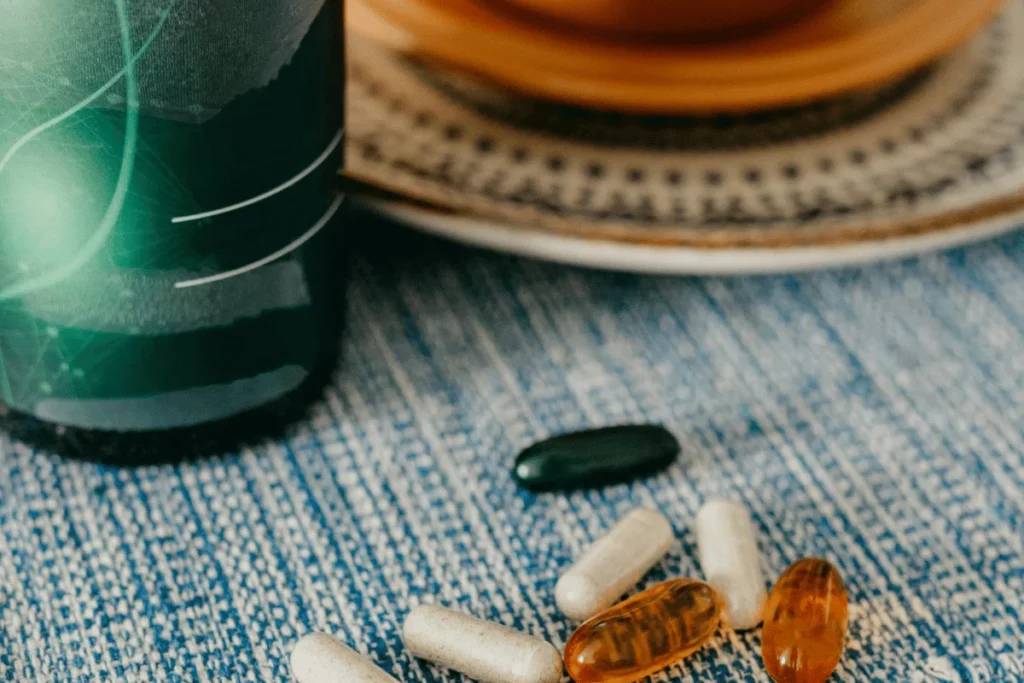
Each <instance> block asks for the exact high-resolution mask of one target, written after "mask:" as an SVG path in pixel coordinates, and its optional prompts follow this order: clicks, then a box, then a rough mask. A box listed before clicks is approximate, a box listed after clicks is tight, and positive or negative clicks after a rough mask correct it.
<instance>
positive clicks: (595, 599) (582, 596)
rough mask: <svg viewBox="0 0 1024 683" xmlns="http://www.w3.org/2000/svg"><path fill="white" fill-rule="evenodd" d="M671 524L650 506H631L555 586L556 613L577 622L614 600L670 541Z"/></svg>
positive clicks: (644, 570) (636, 578)
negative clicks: (648, 508) (558, 612)
mask: <svg viewBox="0 0 1024 683" xmlns="http://www.w3.org/2000/svg"><path fill="white" fill-rule="evenodd" d="M673 538H674V534H673V532H672V525H671V524H669V522H668V520H667V519H665V517H664V516H663V515H661V514H660V513H658V512H655V511H654V510H647V509H644V508H636V509H634V510H631V511H630V512H629V513H627V514H626V516H625V517H623V518H622V519H621V520H620V521H619V523H618V524H616V525H615V526H614V527H613V528H612V530H611V531H609V532H608V533H607V534H605V535H604V536H602V537H601V538H599V539H598V540H597V541H595V542H594V544H593V545H591V546H590V548H588V549H587V550H586V552H584V553H583V555H582V556H581V557H580V559H579V560H577V561H576V563H575V564H574V565H573V566H572V567H570V568H569V570H568V571H567V572H566V573H565V574H563V575H562V578H560V579H559V580H558V583H557V584H556V585H555V603H556V604H557V605H558V609H560V610H561V611H562V614H564V615H566V616H567V617H569V618H571V619H576V620H578V621H583V620H585V619H589V618H590V617H592V616H594V615H595V614H597V613H598V612H600V611H601V610H603V609H605V608H607V607H610V606H611V605H613V604H615V601H616V600H618V599H619V598H620V597H622V595H623V593H625V592H626V591H628V590H629V589H630V588H632V587H633V586H635V585H636V584H637V582H638V581H639V580H640V579H641V578H642V577H643V575H644V574H646V573H647V572H648V571H649V570H650V569H651V567H653V566H654V565H656V564H657V563H658V561H659V560H661V558H663V557H664V556H665V553H667V552H668V549H669V548H670V547H671V545H672V540H673Z"/></svg>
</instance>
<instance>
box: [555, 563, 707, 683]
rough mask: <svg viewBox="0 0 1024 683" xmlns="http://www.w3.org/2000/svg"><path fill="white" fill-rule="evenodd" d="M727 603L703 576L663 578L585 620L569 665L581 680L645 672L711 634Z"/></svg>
mask: <svg viewBox="0 0 1024 683" xmlns="http://www.w3.org/2000/svg"><path fill="white" fill-rule="evenodd" d="M722 607H723V605H722V598H721V596H720V595H719V594H718V591H716V590H715V589H714V588H713V587H712V586H711V585H709V584H707V583H704V582H703V581H698V580H697V579H673V580H671V581H666V582H664V583H660V584H658V585H657V586H654V587H652V588H648V589H647V590H645V591H644V592H642V593H640V594H638V595H635V596H633V597H632V598H630V599H628V600H625V601H623V602H621V603H619V604H618V605H615V606H614V607H612V608H611V609H608V610H605V611H604V612H601V613H600V614H597V615H595V616H594V617H592V618H591V619H589V620H587V621H586V622H584V623H583V624H581V625H580V627H579V628H578V629H576V632H575V633H573V634H572V637H571V638H569V642H568V643H567V644H566V646H565V667H566V669H567V670H568V672H569V675H570V676H572V678H573V680H574V681H576V683H629V682H630V681H636V680H639V679H641V678H645V677H647V676H650V675H651V674H653V673H655V672H656V671H660V670H661V669H664V668H665V667H668V666H671V665H672V664H675V663H676V662H678V661H680V660H681V659H683V658H684V657H686V656H687V655H689V654H691V653H693V652H694V651H695V650H697V649H698V648H700V647H701V646H702V645H704V643H706V642H707V641H708V640H710V639H711V637H712V636H713V635H714V634H715V631H716V630H717V629H718V624H719V622H720V621H721V619H722Z"/></svg>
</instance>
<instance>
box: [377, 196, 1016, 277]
mask: <svg viewBox="0 0 1024 683" xmlns="http://www.w3.org/2000/svg"><path fill="white" fill-rule="evenodd" d="M1022 200H1024V195H1022ZM358 201H359V203H360V204H361V205H363V206H365V207H367V208H368V209H370V210H372V211H375V212H377V213H380V214H382V215H384V216H387V217H389V218H391V219H393V220H397V221H399V222H400V223H401V224H403V225H405V226H408V227H410V228H413V229H416V230H419V231H421V232H425V233H427V234H431V235H434V236H437V237H443V238H446V239H450V240H452V241H455V242H458V243H461V244H465V245H469V246H474V247H481V248H485V249H490V250H493V251H498V252H503V253H510V254H514V255H517V256H524V257H529V258H536V259H540V260H544V261H550V262H554V263H562V264H566V265H573V266H580V267H586V268H596V269H600V270H610V271H622V272H633V273H643V274H658V275H728V276H739V275H767V274H780V273H792V272H804V271H811V270H823V269H827V268H842V267H854V266H859V265H866V264H870V263H877V262H881V261H891V260H898V259H903V258H909V257H914V256H919V255H922V254H926V253H929V252H934V251H939V250H943V249H949V248H954V247H958V246H964V245H967V244H971V243H974V242H979V241H982V240H986V239H990V238H994V237H998V236H1000V235H1005V234H1009V233H1011V232H1014V231H1016V230H1019V229H1021V228H1024V201H1022V203H1021V206H1020V207H1018V208H1017V209H1015V210H1014V211H1007V212H1005V213H1001V214H994V215H990V216H987V217H980V216H979V217H977V218H976V219H975V220H973V221H969V222H967V223H960V224H957V225H949V226H948V227H947V228H946V229H944V230H933V231H930V232H921V233H913V234H906V235H899V236H896V237H890V238H886V239H878V240H868V241H860V242H848V243H840V244H836V245H827V244H822V243H818V244H817V245H816V246H806V245H805V246H799V245H792V246H783V247H745V248H744V247H725V248H723V247H695V246H687V245H654V244H643V243H634V242H622V241H615V240H606V239H599V238H596V237H583V236H568V235H564V234H558V233H552V232H546V231H543V230H536V229H530V228H528V227H524V226H522V225H518V226H514V225H499V224H497V223H494V222H493V219H488V218H486V217H480V216H473V215H470V214H462V213H458V212H454V211H452V212H446V211H444V210H439V209H434V208H428V207H424V206H422V205H416V204H413V203H411V202H408V201H402V200H395V199H383V198H375V197H362V198H359V200H358Z"/></svg>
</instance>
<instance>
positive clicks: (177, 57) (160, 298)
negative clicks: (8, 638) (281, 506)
mask: <svg viewBox="0 0 1024 683" xmlns="http://www.w3.org/2000/svg"><path fill="white" fill-rule="evenodd" d="M342 16H343V12H342V6H341V1H340V0H262V1H261V2H258V3H255V2H251V0H98V1H97V2H81V0H53V1H50V0H47V1H46V2H44V1H43V0H5V2H3V3H0V414H2V417H3V424H4V425H6V428H7V429H8V430H10V431H12V432H14V434H15V436H17V437H20V438H26V439H30V440H32V441H35V442H39V441H43V442H45V444H46V445H48V446H51V447H56V448H59V449H63V450H66V451H75V452H78V453H80V454H83V455H86V456H92V457H97V458H109V459H117V460H120V459H129V460H134V461H139V460H141V461H147V460H157V459H163V458H165V457H167V456H172V457H177V456H180V455H189V454H192V453H195V452H199V451H204V450H219V449H223V448H229V447H231V445H232V444H234V443H237V441H238V440H239V439H245V438H247V437H248V436H250V435H255V434H258V433H262V432H265V431H266V429H267V428H269V427H272V426H276V425H280V424H284V423H285V422H286V421H287V420H288V419H290V418H291V417H292V416H294V415H295V414H297V413H298V412H299V411H300V410H301V407H302V406H303V405H305V403H306V402H307V400H308V398H309V397H310V396H311V395H314V394H315V392H316V388H317V386H318V384H319V383H320V382H321V381H322V379H323V377H325V376H326V375H327V374H329V371H330V368H331V366H332V364H333V361H334V359H335V358H336V357H337V353H336V340H337V338H338V336H339V327H340V324H341V321H340V315H341V309H342V306H341V302H340V295H341V293H342V289H343V284H344V276H343V272H342V271H343V268H342V267H341V266H340V265H339V264H340V262H341V261H342V258H341V254H340V252H339V249H338V239H339V230H340V217H341V215H342V213H343V202H344V199H343V197H342V196H340V195H339V194H338V192H337V189H336V188H337V183H336V180H335V179H336V173H337V170H338V168H339V167H340V165H341V163H342V136H343V109H344V107H343V104H344V63H343V59H344V57H343V54H344V51H343V27H342Z"/></svg>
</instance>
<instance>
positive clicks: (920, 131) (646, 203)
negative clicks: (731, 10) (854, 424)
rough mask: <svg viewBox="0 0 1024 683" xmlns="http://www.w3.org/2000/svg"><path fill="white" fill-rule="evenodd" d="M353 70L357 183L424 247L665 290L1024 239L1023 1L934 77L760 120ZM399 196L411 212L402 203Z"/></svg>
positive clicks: (356, 59)
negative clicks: (531, 262) (690, 276)
mask: <svg viewBox="0 0 1024 683" xmlns="http://www.w3.org/2000/svg"><path fill="white" fill-rule="evenodd" d="M352 43H353V44H352V47H351V52H350V69H351V74H350V88H351V90H350V98H349V99H350V106H351V111H350V128H349V134H350V136H349V156H348V164H349V166H348V167H349V173H350V174H351V175H352V176H353V177H354V178H356V179H357V180H360V181H362V182H364V183H367V184H369V185H371V186H374V187H376V188H379V189H380V190H383V191H386V192H387V193H389V194H390V195H391V196H390V198H388V199H381V198H376V199H374V198H368V199H367V201H369V202H370V203H371V204H373V205H375V206H376V207H378V208H380V209H381V210H383V211H386V212H389V213H392V214H394V215H396V216H399V217H401V218H402V219H404V220H406V221H408V222H409V223H411V224H413V225H417V226H419V227H421V228H423V229H425V230H428V231H432V232H435V233H440V234H444V235H447V236H450V237H453V238H456V239H459V240H462V241H465V242H470V243H474V244H479V245H485V246H491V247H495V248H499V249H503V250H508V251H514V252H519V253H524V254H529V255H533V256H537V257H543V258H549V259H554V260H559V261H565V262H571V263H580V264H587V265H595V266H602V267H609V268H623V269H631V270H646V271H660V272H680V273H686V272H723V273H724V272H756V271H772V270H788V269H795V268H808V267H820V266H829V265H837V264H842V263H853V262H860V261H865V260H871V259H876V258H883V257H895V256H900V255H904V254H909V253H916V252H919V251H923V250H927V249H933V248H938V247H944V246H949V245H953V244H959V243H962V242H965V241H969V240H973V239H978V238H981V237H984V236H988V235H992V234H996V233H998V232H1002V231H1006V230H1009V229H1010V228H1012V227H1013V226H1015V225H1017V224H1018V223H1019V222H1022V221H1024V69H1022V68H1021V65H1022V64H1024V0H1013V1H1012V2H1011V4H1010V5H1008V7H1007V8H1006V10H1005V11H1004V13H1003V14H1002V15H1001V16H1000V18H999V19H998V20H997V21H996V22H995V23H993V24H992V25H991V26H990V27H989V28H987V29H986V30H985V31H984V32H983V33H982V34H980V35H979V36H978V37H977V38H975V39H973V40H972V41H971V42H970V43H968V44H967V45H966V46H964V47H963V48H961V49H960V50H958V51H957V52H956V53H954V54H952V55H950V56H949V57H947V58H946V59H944V60H943V61H941V62H940V63H938V64H936V65H935V66H933V67H931V68H929V69H927V70H926V71H924V72H921V73H918V74H915V75H914V76H912V77H910V78H907V79H905V80H903V81H901V82H899V83H896V84H893V85H891V86H887V87H885V88H882V89H879V90H875V91H872V92H868V93H861V94H857V95H853V96H848V97H845V98H843V99H839V100H831V101H827V102H822V103H819V104H814V105H811V106H807V107H801V108H795V109H789V110H783V111H775V112H772V113H762V114H755V115H748V116H720V117H710V118H707V117H668V116H656V117H655V116H632V115H624V114H616V113H597V112H593V111H590V110H583V109H578V108H573V107H567V106H563V105H558V104H552V103H549V102H543V101H539V100H533V99H527V98H524V97H521V96H516V95H511V94H509V93H508V92H506V91H503V90H500V89H497V88H494V87H492V86H490V85H487V84H485V83H481V82H478V81H475V80H470V79H467V78H465V77H459V76H454V75H452V74H449V73H443V72H439V71H434V70H431V69H429V68H427V67H425V66H424V65H422V64H419V63H416V62H414V61H409V60H407V59H405V58H402V57H400V56H398V55H396V54H395V53H392V52H390V51H387V50H385V49H382V48H379V47H377V46H375V45H373V44H371V43H369V42H367V41H365V40H358V39H354V40H353V41H352ZM396 196H397V197H399V198H397V199H396V198H395V197H396Z"/></svg>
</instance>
